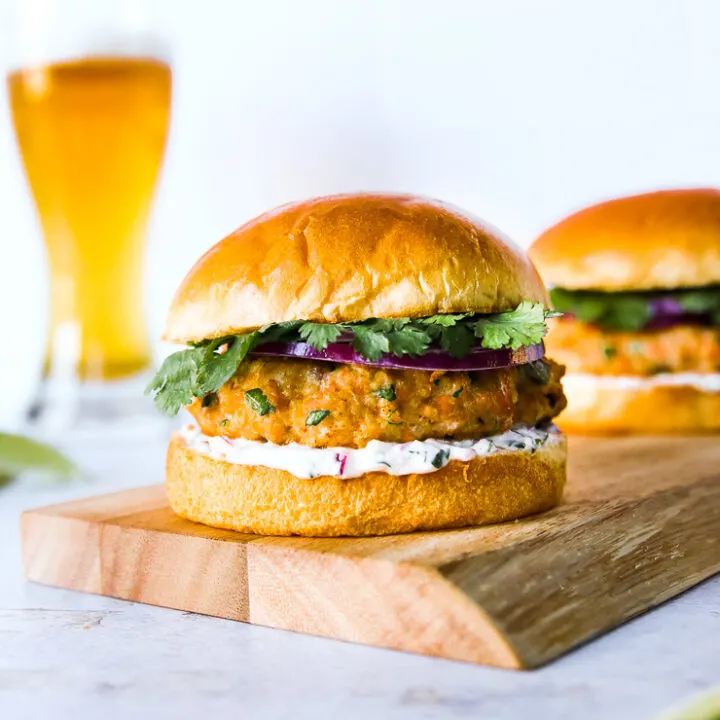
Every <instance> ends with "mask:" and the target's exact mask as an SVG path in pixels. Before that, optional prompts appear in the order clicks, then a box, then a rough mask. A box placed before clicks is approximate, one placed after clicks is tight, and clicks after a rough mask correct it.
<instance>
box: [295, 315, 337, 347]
mask: <svg viewBox="0 0 720 720" xmlns="http://www.w3.org/2000/svg"><path fill="white" fill-rule="evenodd" d="M298 334H299V335H300V337H301V338H302V339H303V340H304V341H305V342H306V343H307V344H308V345H312V346H313V347H314V348H315V349H316V350H324V349H325V348H326V347H327V346H328V345H329V344H330V343H333V342H335V341H336V340H337V339H338V338H339V337H340V335H342V328H341V327H340V326H339V325H323V324H321V323H312V322H306V323H302V325H300V328H299V330H298Z"/></svg>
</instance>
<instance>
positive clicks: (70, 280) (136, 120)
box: [7, 0, 171, 425]
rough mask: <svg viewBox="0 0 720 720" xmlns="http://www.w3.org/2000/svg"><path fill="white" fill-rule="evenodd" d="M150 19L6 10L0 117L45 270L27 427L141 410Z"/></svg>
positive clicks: (151, 114) (83, 2)
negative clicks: (34, 218) (39, 367)
mask: <svg viewBox="0 0 720 720" xmlns="http://www.w3.org/2000/svg"><path fill="white" fill-rule="evenodd" d="M151 10H152V6H151V5H149V4H148V2H142V1H140V0H137V1H135V2H133V0H17V2H16V4H15V5H14V7H13V8H12V11H13V14H12V17H11V23H12V25H11V27H12V37H11V43H14V47H12V49H11V56H10V58H9V63H8V67H9V71H8V75H7V89H8V99H9V106H10V111H11V120H12V124H13V126H14V130H15V136H16V139H17V145H18V148H19V152H20V157H21V159H22V164H23V167H24V170H25V175H26V177H27V181H28V184H29V187H30V190H31V193H32V196H33V199H34V202H35V207H36V209H37V214H38V217H39V220H40V225H41V227H42V232H43V235H44V239H45V245H46V248H47V257H48V265H49V271H50V300H51V307H50V320H49V333H48V338H47V352H46V357H45V364H44V373H43V378H42V382H41V387H40V390H39V393H38V397H37V401H36V402H35V403H34V405H33V407H32V409H31V413H30V415H31V417H32V419H33V420H35V421H37V422H50V423H52V424H66V425H73V424H75V423H82V424H87V423H91V424H92V423H97V422H103V421H105V420H117V419H120V418H122V417H123V416H126V415H133V414H136V413H143V412H144V408H145V404H144V401H143V399H142V397H141V396H142V385H143V384H144V381H145V380H146V379H147V373H148V371H149V369H150V365H151V352H150V346H149V341H148V333H147V330H146V323H145V313H144V307H143V257H144V244H145V230H146V225H147V221H148V215H149V212H150V208H151V204H152V200H153V194H154V191H155V186H156V184H157V180H158V175H159V172H160V168H161V165H162V162H163V156H164V151H165V144H166V138H167V134H168V125H169V117H170V105H171V70H170V66H169V62H168V57H167V53H166V51H165V50H164V48H163V46H162V44H161V42H160V40H159V38H158V35H157V33H156V28H155V27H154V22H153V18H152V17H151V15H150V11H151Z"/></svg>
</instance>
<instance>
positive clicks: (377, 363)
mask: <svg viewBox="0 0 720 720" xmlns="http://www.w3.org/2000/svg"><path fill="white" fill-rule="evenodd" d="M251 354H252V355H263V356H267V357H297V358H306V359H308V360H326V361H328V362H340V363H349V364H352V365H371V366H373V367H384V368H396V369H401V370H446V371H450V372H453V371H454V372H462V371H468V370H493V369H495V368H504V367H510V366H512V365H522V364H524V363H531V362H535V360H539V359H540V358H541V357H543V356H544V355H545V346H544V345H543V344H542V343H538V344H537V345H528V346H527V347H521V348H518V349H517V350H510V349H505V348H504V349H502V350H486V349H485V348H473V349H472V350H471V351H470V353H469V354H468V355H466V356H465V357H464V358H461V359H457V358H454V357H450V355H448V354H447V353H446V352H445V351H444V350H441V349H439V348H430V349H429V350H427V351H426V352H425V354H424V355H421V356H420V357H415V358H413V357H408V356H406V355H404V356H402V357H397V356H396V355H390V354H385V355H383V356H382V357H381V358H380V359H379V360H368V359H367V358H364V357H363V356H362V355H360V353H357V352H355V350H353V347H352V345H350V344H349V343H331V344H330V345H328V346H327V347H326V348H325V350H317V349H316V348H314V347H313V346H312V345H308V344H307V343H304V342H291V343H279V342H272V343H265V344H264V345H259V346H258V347H256V348H254V349H253V350H252V353H251Z"/></svg>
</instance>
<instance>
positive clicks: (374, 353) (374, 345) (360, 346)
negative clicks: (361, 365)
mask: <svg viewBox="0 0 720 720" xmlns="http://www.w3.org/2000/svg"><path fill="white" fill-rule="evenodd" d="M352 330H353V335H354V337H353V341H352V346H353V348H354V349H355V351H356V352H359V353H360V354H361V355H362V356H363V357H364V358H367V359H368V360H371V361H375V360H379V359H380V358H381V357H382V356H383V353H386V352H389V351H390V341H389V340H388V337H387V335H384V334H383V333H381V332H378V331H377V330H374V329H373V328H372V326H367V325H355V326H353V327H352Z"/></svg>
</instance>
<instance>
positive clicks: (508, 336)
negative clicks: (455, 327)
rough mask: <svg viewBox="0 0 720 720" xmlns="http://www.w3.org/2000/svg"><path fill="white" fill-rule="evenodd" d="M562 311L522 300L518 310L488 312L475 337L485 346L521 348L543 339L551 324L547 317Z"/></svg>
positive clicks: (477, 325) (477, 322)
mask: <svg viewBox="0 0 720 720" xmlns="http://www.w3.org/2000/svg"><path fill="white" fill-rule="evenodd" d="M556 315H558V313H555V312H550V311H548V310H546V309H545V308H544V307H543V306H542V305H541V304H540V303H534V304H533V303H531V302H529V301H527V300H526V301H525V302H521V303H520V304H519V305H518V306H517V308H515V310H511V311H508V312H504V313H498V314H497V315H488V316H486V317H483V318H480V319H479V320H477V321H476V322H475V324H474V325H473V328H474V330H475V337H478V338H480V344H481V345H482V346H483V347H484V348H492V349H495V350H498V349H500V348H504V347H509V348H512V349H513V350H517V349H518V348H519V347H523V346H524V345H535V344H537V343H539V342H541V341H542V339H543V336H544V335H545V332H546V331H547V326H546V324H545V320H546V318H548V317H555V316H556Z"/></svg>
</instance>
